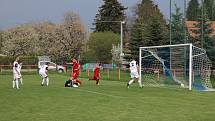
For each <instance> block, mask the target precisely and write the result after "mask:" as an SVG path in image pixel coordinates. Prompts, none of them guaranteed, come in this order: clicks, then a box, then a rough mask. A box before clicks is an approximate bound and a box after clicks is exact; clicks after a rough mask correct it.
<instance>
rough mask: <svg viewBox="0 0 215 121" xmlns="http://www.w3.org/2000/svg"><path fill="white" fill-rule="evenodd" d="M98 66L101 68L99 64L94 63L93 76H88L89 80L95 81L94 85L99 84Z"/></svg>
mask: <svg viewBox="0 0 215 121" xmlns="http://www.w3.org/2000/svg"><path fill="white" fill-rule="evenodd" d="M100 68H101V64H100V63H97V64H96V68H95V69H94V76H93V78H89V80H95V81H96V85H99V80H100Z"/></svg>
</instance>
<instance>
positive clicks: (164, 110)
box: [0, 73, 215, 121]
mask: <svg viewBox="0 0 215 121" xmlns="http://www.w3.org/2000/svg"><path fill="white" fill-rule="evenodd" d="M49 78H50V86H48V87H46V86H43V87H42V86H40V81H41V78H40V77H39V75H38V74H36V73H35V74H23V82H24V85H23V86H22V87H21V89H19V90H17V89H12V84H11V83H12V82H11V79H12V75H9V74H5V75H0V121H13V120H15V121H214V120H215V115H214V113H215V93H214V92H198V91H188V90H187V89H179V88H155V87H154V88H152V87H144V88H142V89H141V88H139V87H138V84H137V83H134V84H133V85H132V86H131V87H130V88H129V89H127V88H126V81H127V80H124V81H110V80H102V82H101V85H99V86H96V85H95V82H93V81H88V80H87V79H84V78H82V79H81V81H82V83H83V85H82V86H81V87H79V88H64V82H65V80H67V79H68V78H69V76H68V75H66V74H55V73H50V75H49Z"/></svg>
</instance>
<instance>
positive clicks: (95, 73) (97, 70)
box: [94, 67, 100, 77]
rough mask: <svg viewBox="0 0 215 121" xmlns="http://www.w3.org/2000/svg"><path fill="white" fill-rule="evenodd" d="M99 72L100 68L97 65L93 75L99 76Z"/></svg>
mask: <svg viewBox="0 0 215 121" xmlns="http://www.w3.org/2000/svg"><path fill="white" fill-rule="evenodd" d="M99 73H100V68H99V67H96V68H95V69H94V76H95V77H99Z"/></svg>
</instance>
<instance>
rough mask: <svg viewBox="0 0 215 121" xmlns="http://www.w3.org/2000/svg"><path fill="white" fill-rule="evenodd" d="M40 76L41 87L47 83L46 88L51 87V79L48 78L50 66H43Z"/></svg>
mask: <svg viewBox="0 0 215 121" xmlns="http://www.w3.org/2000/svg"><path fill="white" fill-rule="evenodd" d="M39 74H40V76H41V77H42V83H41V86H43V85H44V83H45V82H46V86H48V85H49V78H48V65H43V66H41V67H40V70H39Z"/></svg>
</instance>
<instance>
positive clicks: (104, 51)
mask: <svg viewBox="0 0 215 121" xmlns="http://www.w3.org/2000/svg"><path fill="white" fill-rule="evenodd" d="M118 43H119V34H114V33H113V32H95V33H92V34H91V35H90V38H89V41H88V42H87V46H88V50H87V51H89V52H87V51H86V52H87V53H86V54H85V55H93V56H92V57H93V58H91V59H92V60H91V61H94V62H95V61H99V62H103V63H111V61H112V53H111V49H112V45H113V44H114V45H117V44H118Z"/></svg>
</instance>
